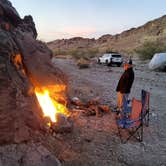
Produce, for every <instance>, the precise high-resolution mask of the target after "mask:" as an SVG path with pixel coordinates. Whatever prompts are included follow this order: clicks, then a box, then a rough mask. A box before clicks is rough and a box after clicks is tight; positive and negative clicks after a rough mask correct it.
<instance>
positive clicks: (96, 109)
mask: <svg viewBox="0 0 166 166" xmlns="http://www.w3.org/2000/svg"><path fill="white" fill-rule="evenodd" d="M72 104H74V105H75V106H77V108H76V110H78V112H82V113H83V114H84V115H86V116H93V115H96V116H101V115H102V113H109V112H110V107H109V106H108V105H101V104H100V102H99V100H98V99H92V100H90V101H88V102H87V104H83V102H82V101H81V100H80V99H78V98H76V97H74V98H73V99H72ZM74 110H75V109H74Z"/></svg>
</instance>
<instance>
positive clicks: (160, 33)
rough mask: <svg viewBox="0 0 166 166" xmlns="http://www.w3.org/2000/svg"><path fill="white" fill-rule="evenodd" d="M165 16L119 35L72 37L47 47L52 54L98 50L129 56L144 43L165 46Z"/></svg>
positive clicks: (49, 44)
mask: <svg viewBox="0 0 166 166" xmlns="http://www.w3.org/2000/svg"><path fill="white" fill-rule="evenodd" d="M165 39H166V15H164V16H162V17H160V18H157V19H155V20H152V21H149V22H147V23H146V24H144V25H142V26H139V27H137V28H131V29H129V30H126V31H124V32H122V33H120V34H116V35H111V34H106V35H103V36H101V37H100V38H98V39H89V38H82V37H74V38H71V39H62V40H55V41H51V42H48V43H47V45H48V47H49V48H51V49H52V50H53V51H54V52H59V53H61V52H62V53H63V52H66V51H71V50H74V49H84V48H86V49H87V48H91V49H98V51H99V52H105V51H107V50H113V51H119V52H122V53H126V54H130V53H132V52H133V51H134V49H135V48H137V47H139V46H140V45H142V44H143V43H144V42H145V41H155V40H159V41H162V42H164V43H165V44H166V40H165Z"/></svg>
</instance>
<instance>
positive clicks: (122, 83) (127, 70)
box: [116, 60, 134, 111]
mask: <svg viewBox="0 0 166 166" xmlns="http://www.w3.org/2000/svg"><path fill="white" fill-rule="evenodd" d="M123 68H124V73H123V74H122V76H121V77H120V80H119V82H118V85H117V88H116V91H117V111H121V110H122V106H123V96H125V97H126V99H128V96H129V93H130V90H131V87H132V84H133V81H134V71H133V67H132V60H131V61H129V63H125V64H124V66H123Z"/></svg>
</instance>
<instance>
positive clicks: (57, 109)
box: [35, 88, 69, 122]
mask: <svg viewBox="0 0 166 166" xmlns="http://www.w3.org/2000/svg"><path fill="white" fill-rule="evenodd" d="M52 90H53V89H52ZM35 94H36V96H37V99H38V102H39V104H40V106H41V108H42V110H43V113H44V116H48V117H50V119H51V121H52V122H56V121H57V119H56V114H57V113H62V114H65V115H66V116H67V115H69V112H68V110H67V108H66V106H65V105H63V104H61V103H59V102H58V101H55V99H57V96H59V94H58V95H57V96H56V95H54V96H52V95H50V91H49V89H47V88H42V89H41V88H40V89H39V88H35Z"/></svg>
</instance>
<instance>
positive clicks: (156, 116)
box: [53, 59, 166, 166]
mask: <svg viewBox="0 0 166 166" xmlns="http://www.w3.org/2000/svg"><path fill="white" fill-rule="evenodd" d="M53 63H54V64H55V65H56V66H57V67H59V68H60V69H62V70H63V71H64V72H65V73H67V75H68V76H69V94H70V97H71V98H72V97H78V98H80V99H81V100H83V101H87V100H89V99H92V98H95V97H98V98H99V99H100V102H101V103H103V104H109V105H110V107H111V109H113V107H114V106H115V104H116V92H115V88H116V85H117V82H118V80H119V78H120V75H121V74H122V72H123V69H122V67H111V68H110V67H107V66H103V65H98V64H96V63H92V64H91V67H90V68H87V69H79V68H78V67H77V66H76V64H75V62H74V61H73V60H72V59H53ZM134 71H135V81H134V84H133V87H132V92H131V94H130V98H132V97H136V98H138V99H140V95H141V89H145V90H147V91H149V92H150V94H151V96H150V126H149V127H145V128H144V141H143V142H142V143H139V142H136V141H134V140H131V141H129V142H128V143H126V144H122V143H121V142H120V138H119V136H118V130H117V126H116V123H115V113H112V112H110V113H109V114H105V115H103V116H102V117H95V116H90V117H85V116H80V115H78V116H77V117H75V120H74V129H73V132H72V133H70V134H66V135H65V136H63V135H59V138H58V139H59V140H60V142H61V144H62V145H63V148H61V149H62V150H61V152H59V151H58V150H55V151H56V152H55V154H56V155H57V157H58V158H60V160H61V161H62V163H63V165H72V166H73V165H96V166H98V165H105V166H107V165H108V166H110V165H149V166H153V165H155V166H156V165H163V166H164V165H166V129H165V126H166V112H165V110H166V73H162V72H154V71H149V70H148V67H147V63H143V62H139V61H134ZM56 148H57V144H56V143H55V149H56Z"/></svg>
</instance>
